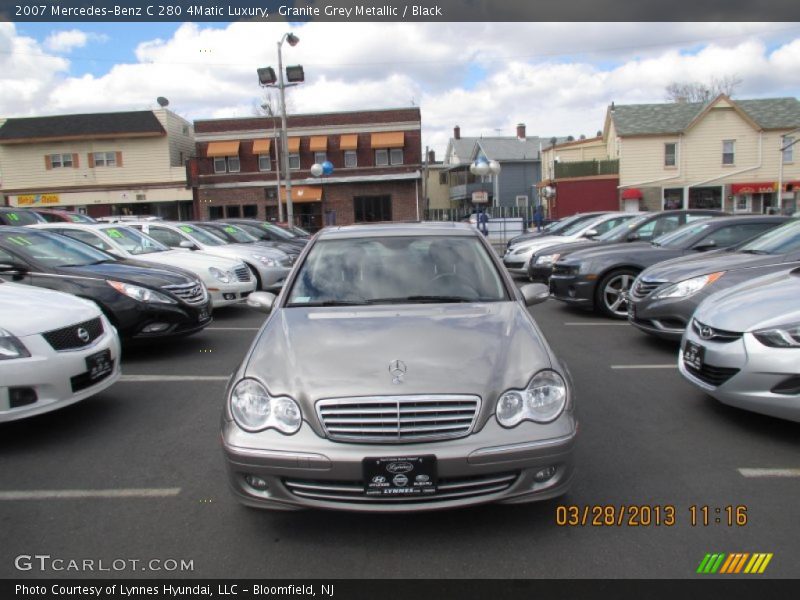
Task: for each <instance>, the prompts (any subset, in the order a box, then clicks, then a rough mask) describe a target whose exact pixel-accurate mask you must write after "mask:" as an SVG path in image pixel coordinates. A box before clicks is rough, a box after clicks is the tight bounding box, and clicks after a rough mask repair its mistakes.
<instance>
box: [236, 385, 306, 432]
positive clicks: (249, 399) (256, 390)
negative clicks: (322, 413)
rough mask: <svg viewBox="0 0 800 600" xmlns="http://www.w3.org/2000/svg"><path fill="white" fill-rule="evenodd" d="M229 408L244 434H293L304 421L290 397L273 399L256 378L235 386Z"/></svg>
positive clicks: (298, 408)
mask: <svg viewBox="0 0 800 600" xmlns="http://www.w3.org/2000/svg"><path fill="white" fill-rule="evenodd" d="M230 407H231V414H232V415H233V419H234V421H236V424H237V425H238V426H239V427H241V428H242V429H244V430H245V431H262V430H264V429H277V430H278V431H280V432H281V433H285V434H287V435H291V434H293V433H296V432H297V430H298V429H300V425H301V424H302V422H303V415H302V413H301V412H300V407H299V406H298V405H297V402H295V401H294V400H292V399H291V398H289V397H288V396H278V397H274V396H270V395H269V392H268V391H267V388H265V387H264V386H263V385H262V384H261V383H260V382H258V381H256V380H255V379H249V378H246V379H242V380H241V381H240V382H239V383H237V384H236V385H235V386H234V387H233V391H232V392H231V399H230Z"/></svg>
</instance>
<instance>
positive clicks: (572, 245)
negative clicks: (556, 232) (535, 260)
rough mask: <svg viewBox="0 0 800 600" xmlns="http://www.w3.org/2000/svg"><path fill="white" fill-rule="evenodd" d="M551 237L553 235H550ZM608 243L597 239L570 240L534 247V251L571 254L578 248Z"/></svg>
mask: <svg viewBox="0 0 800 600" xmlns="http://www.w3.org/2000/svg"><path fill="white" fill-rule="evenodd" d="M552 237H555V236H551V239H552ZM606 245H608V243H607V242H599V241H597V240H585V239H584V240H573V241H572V242H567V243H556V244H554V245H552V246H549V245H548V246H542V247H539V248H537V249H536V253H537V254H539V253H542V254H560V255H561V256H562V258H563V257H565V256H571V255H572V254H573V253H574V252H577V251H579V250H585V249H587V248H599V247H600V246H606ZM545 248H546V249H547V252H542V251H543V250H544V249H545Z"/></svg>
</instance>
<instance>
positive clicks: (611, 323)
mask: <svg viewBox="0 0 800 600" xmlns="http://www.w3.org/2000/svg"><path fill="white" fill-rule="evenodd" d="M564 325H566V326H567V327H582V326H584V325H585V326H587V327H591V326H597V325H602V326H606V327H628V326H629V325H628V322H627V321H625V322H624V323H615V322H614V321H565V322H564Z"/></svg>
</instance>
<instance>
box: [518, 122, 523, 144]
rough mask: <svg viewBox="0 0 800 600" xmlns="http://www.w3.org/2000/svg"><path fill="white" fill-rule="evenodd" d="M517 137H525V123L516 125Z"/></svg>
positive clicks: (521, 138) (520, 138)
mask: <svg viewBox="0 0 800 600" xmlns="http://www.w3.org/2000/svg"><path fill="white" fill-rule="evenodd" d="M517 139H519V140H524V139H525V123H520V124H518V125H517Z"/></svg>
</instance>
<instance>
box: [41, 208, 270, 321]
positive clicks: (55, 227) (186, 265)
mask: <svg viewBox="0 0 800 600" xmlns="http://www.w3.org/2000/svg"><path fill="white" fill-rule="evenodd" d="M32 227H35V228H37V229H47V230H49V231H53V232H55V233H60V234H61V235H66V236H69V237H71V238H73V239H76V240H78V241H81V242H84V243H86V244H89V245H90V246H94V247H95V248H99V249H100V250H104V251H105V252H108V253H109V254H113V255H114V256H117V257H119V258H123V259H126V260H138V261H142V262H147V263H155V264H158V265H167V266H170V267H179V268H181V269H185V270H186V271H190V272H191V273H194V274H195V275H196V276H197V277H198V278H200V280H201V281H202V282H203V283H205V284H206V287H207V288H208V293H209V295H210V296H211V305H212V306H213V307H214V308H219V307H220V306H227V305H228V304H234V303H236V302H241V301H242V299H244V298H246V297H247V295H248V294H250V292H252V291H253V290H255V289H256V278H255V277H253V275H252V273H251V272H250V269H249V268H248V267H247V265H245V264H244V263H243V262H242V261H240V260H236V259H233V258H225V257H221V256H214V255H213V254H208V253H206V252H184V251H182V250H172V249H170V248H168V247H167V246H165V245H163V244H162V243H161V242H159V241H157V240H154V239H153V238H151V237H149V236H147V235H145V234H143V233H142V232H141V231H139V230H138V229H134V228H132V227H125V226H124V225H123V224H110V223H93V224H81V223H48V224H47V225H34V226H32Z"/></svg>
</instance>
